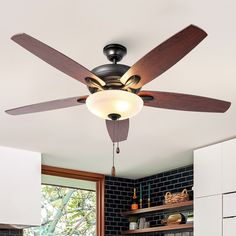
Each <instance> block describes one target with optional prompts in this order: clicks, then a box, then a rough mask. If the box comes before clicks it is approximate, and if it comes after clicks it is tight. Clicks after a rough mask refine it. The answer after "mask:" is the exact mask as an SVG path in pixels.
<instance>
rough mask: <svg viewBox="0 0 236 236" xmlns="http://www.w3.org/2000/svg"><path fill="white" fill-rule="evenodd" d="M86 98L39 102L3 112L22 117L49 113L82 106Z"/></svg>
mask: <svg viewBox="0 0 236 236" xmlns="http://www.w3.org/2000/svg"><path fill="white" fill-rule="evenodd" d="M87 97H88V96H80V97H72V98H65V99H58V100H53V101H48V102H41V103H36V104H32V105H28V106H23V107H18V108H13V109H10V110H6V111H5V112H6V113H7V114H9V115H24V114H30V113H36V112H43V111H51V110H56V109H61V108H67V107H73V106H78V105H82V104H84V103H85V101H86V99H87Z"/></svg>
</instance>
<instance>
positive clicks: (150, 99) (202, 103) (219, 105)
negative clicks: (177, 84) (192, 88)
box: [138, 91, 231, 113]
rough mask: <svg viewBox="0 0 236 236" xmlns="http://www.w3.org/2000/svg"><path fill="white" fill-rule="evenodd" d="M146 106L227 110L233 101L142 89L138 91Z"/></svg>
mask: <svg viewBox="0 0 236 236" xmlns="http://www.w3.org/2000/svg"><path fill="white" fill-rule="evenodd" d="M138 95H139V96H140V97H142V98H143V100H144V105H145V106H150V107H158V108H165V109H173V110H183V111H199V112H219V113H223V112H226V111H227V110H228V109H229V107H230V105H231V103H230V102H226V101H222V100H217V99H213V98H207V97H200V96H194V95H188V94H181V93H168V92H158V91H141V92H139V93H138Z"/></svg>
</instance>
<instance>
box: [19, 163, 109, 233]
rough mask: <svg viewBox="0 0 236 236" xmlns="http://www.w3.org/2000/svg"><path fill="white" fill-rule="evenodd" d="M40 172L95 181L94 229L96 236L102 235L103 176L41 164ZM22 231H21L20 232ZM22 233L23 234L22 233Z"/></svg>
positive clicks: (103, 216) (103, 215) (103, 217)
mask: <svg viewBox="0 0 236 236" xmlns="http://www.w3.org/2000/svg"><path fill="white" fill-rule="evenodd" d="M42 174H44V175H53V176H59V177H65V178H71V179H81V180H88V181H93V182H95V183H96V231H97V236H104V235H105V231H104V230H105V229H104V219H105V213H104V182H105V176H104V175H102V174H96V173H91V172H86V171H79V170H72V169H65V168H59V167H53V166H47V165H42ZM22 233H23V232H22ZM22 235H23V234H22Z"/></svg>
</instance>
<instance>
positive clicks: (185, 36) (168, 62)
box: [120, 25, 207, 89]
mask: <svg viewBox="0 0 236 236" xmlns="http://www.w3.org/2000/svg"><path fill="white" fill-rule="evenodd" d="M206 36H207V33H206V32H205V31H203V30H202V29H200V28H198V27H197V26H194V25H190V26H188V27H187V28H185V29H183V30H182V31H180V32H179V33H177V34H175V35H174V36H172V37H171V38H169V39H167V40H166V41H164V42H163V43H162V44H160V45H159V46H157V47H155V48H154V49H153V50H151V51H150V52H149V53H147V54H146V55H145V56H144V57H142V58H141V59H140V60H139V61H137V62H136V63H135V64H134V65H133V66H131V68H130V69H129V70H128V71H127V72H126V73H125V74H124V75H123V76H122V77H121V79H120V81H121V82H122V83H123V84H126V82H127V81H128V80H129V79H130V78H131V77H132V76H139V77H140V81H139V82H138V83H136V84H134V85H132V86H131V88H133V89H138V88H141V87H142V86H143V85H145V84H147V83H149V82H150V81H152V80H153V79H155V78H157V77H158V76H160V75H161V74H162V73H164V72H165V71H166V70H168V69H169V68H171V67H172V66H173V65H175V64H176V63H177V62H178V61H179V60H181V59H182V58H183V57H184V56H185V55H187V54H188V53H189V52H190V51H191V50H192V49H193V48H194V47H196V46H197V45H198V44H199V43H200V42H201V41H202V40H203V39H204V38H205V37H206Z"/></svg>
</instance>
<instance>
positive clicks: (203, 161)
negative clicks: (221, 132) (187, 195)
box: [194, 144, 221, 197]
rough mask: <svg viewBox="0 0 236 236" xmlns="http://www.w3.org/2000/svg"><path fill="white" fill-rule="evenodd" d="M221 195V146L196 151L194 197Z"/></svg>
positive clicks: (216, 145)
mask: <svg viewBox="0 0 236 236" xmlns="http://www.w3.org/2000/svg"><path fill="white" fill-rule="evenodd" d="M220 193H221V144H215V145H212V146H209V147H205V148H201V149H197V150H195V151H194V196H195V197H203V196H210V195H216V194H220Z"/></svg>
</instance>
